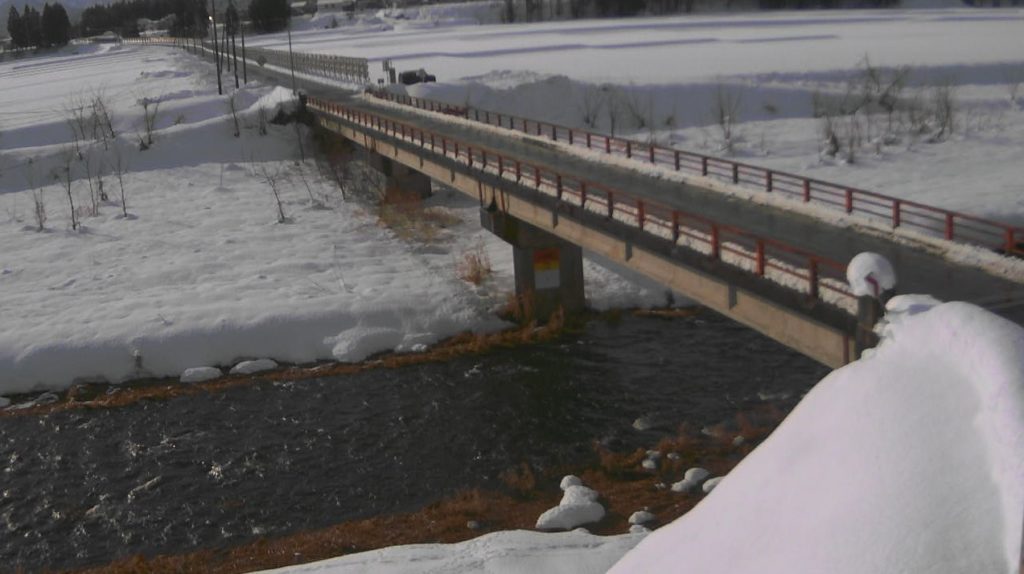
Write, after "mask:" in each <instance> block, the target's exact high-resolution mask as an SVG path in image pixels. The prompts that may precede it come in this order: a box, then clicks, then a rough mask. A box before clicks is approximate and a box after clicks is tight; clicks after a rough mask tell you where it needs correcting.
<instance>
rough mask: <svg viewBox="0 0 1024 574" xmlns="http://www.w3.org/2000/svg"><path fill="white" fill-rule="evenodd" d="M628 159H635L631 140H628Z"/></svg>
mask: <svg viewBox="0 0 1024 574" xmlns="http://www.w3.org/2000/svg"><path fill="white" fill-rule="evenodd" d="M626 157H627V158H632V157H633V142H631V141H629V140H626Z"/></svg>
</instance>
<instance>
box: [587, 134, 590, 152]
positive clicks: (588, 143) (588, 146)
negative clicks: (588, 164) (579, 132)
mask: <svg viewBox="0 0 1024 574" xmlns="http://www.w3.org/2000/svg"><path fill="white" fill-rule="evenodd" d="M587 149H590V132H587Z"/></svg>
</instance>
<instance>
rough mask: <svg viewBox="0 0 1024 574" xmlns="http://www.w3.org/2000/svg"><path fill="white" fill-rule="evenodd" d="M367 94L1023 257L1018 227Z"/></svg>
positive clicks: (519, 121)
mask: <svg viewBox="0 0 1024 574" xmlns="http://www.w3.org/2000/svg"><path fill="white" fill-rule="evenodd" d="M370 93H371V94H372V95H373V96H375V97H378V98H380V99H384V100H387V101H390V102H394V103H398V104H403V105H407V106H412V107H415V108H419V109H422V110H427V111H433V112H440V113H446V114H451V115H460V116H462V117H465V118H466V119H470V120H474V121H478V122H481V123H485V124H488V125H492V126H497V127H501V128H506V129H510V130H514V131H518V132H522V133H525V134H528V135H533V136H540V137H547V138H550V139H551V140H553V141H561V142H565V143H568V144H569V145H575V146H580V147H586V148H587V149H592V150H598V151H601V152H604V153H606V154H610V155H618V156H624V157H626V158H630V159H635V160H637V161H642V162H645V163H649V164H651V165H657V166H666V167H669V168H670V169H673V170H675V171H679V172H688V173H692V174H695V175H701V176H703V177H711V178H714V179H718V180H720V181H725V182H728V183H732V184H734V185H739V186H744V187H750V188H757V189H760V190H763V191H765V192H769V193H776V194H779V195H782V196H785V197H788V198H791V199H795V200H797V201H802V202H804V203H813V204H817V205H821V206H824V207H827V208H829V209H833V210H836V211H842V212H845V213H847V214H856V215H862V216H865V217H868V218H870V219H873V220H876V221H880V222H883V223H885V224H887V225H889V226H890V227H891V228H893V229H896V228H902V229H912V230H915V231H918V232H921V233H924V234H926V235H931V236H934V237H939V238H942V239H946V240H949V241H959V242H962V243H969V244H973V245H979V246H982V247H985V248H988V249H994V250H998V251H1001V252H1003V253H1015V254H1019V255H1024V228H1022V227H1014V226H1012V225H1008V224H1005V223H1001V222H998V221H992V220H990V219H985V218H982V217H977V216H974V215H970V214H967V213H962V212H957V211H950V210H946V209H941V208H938V207H933V206H930V205H925V204H923V203H919V202H916V201H909V200H905V199H900V198H897V197H892V196H888V195H884V194H881V193H876V192H873V191H867V190H863V189H857V188H853V187H850V186H844V185H840V184H836V183H830V182H827V181H822V180H818V179H812V178H808V177H803V176H800V175H795V174H792V173H787V172H783V171H776V170H771V169H767V168H763V167H759V166H755V165H750V164H745V163H740V162H736V161H732V160H729V159H724V158H720V157H714V156H709V155H704V154H699V153H694V152H689V151H685V150H680V149H675V148H667V147H663V146H658V145H654V144H648V143H644V142H637V141H633V140H628V139H624V138H617V137H614V136H608V135H603V134H597V133H594V132H589V131H586V130H579V129H573V128H568V127H565V126H559V125H556V124H551V123H548V122H542V121H537V120H531V119H527V118H521V117H517V116H512V115H509V114H500V113H497V112H490V111H487V110H481V109H476V108H467V107H459V106H453V105H450V104H445V103H442V102H438V101H434V100H428V99H424V98H414V97H411V96H406V95H401V94H392V93H390V92H388V91H386V90H371V91H370Z"/></svg>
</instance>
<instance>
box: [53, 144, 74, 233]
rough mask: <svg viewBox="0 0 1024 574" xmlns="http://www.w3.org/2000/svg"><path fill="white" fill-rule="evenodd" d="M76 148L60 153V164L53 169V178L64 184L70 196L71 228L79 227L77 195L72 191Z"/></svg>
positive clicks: (69, 148)
mask: <svg viewBox="0 0 1024 574" xmlns="http://www.w3.org/2000/svg"><path fill="white" fill-rule="evenodd" d="M75 155H76V152H75V149H74V148H73V147H68V148H66V149H64V151H63V152H62V153H61V154H60V160H61V162H60V165H59V166H57V168H56V169H54V171H53V178H54V179H55V180H56V181H58V182H60V183H61V184H63V185H64V190H65V191H66V192H67V196H68V206H69V208H70V209H69V211H70V213H71V229H74V230H77V229H78V214H77V213H75V195H74V194H73V193H72V192H71V182H72V180H73V179H74V175H73V173H72V168H73V167H74V164H75Z"/></svg>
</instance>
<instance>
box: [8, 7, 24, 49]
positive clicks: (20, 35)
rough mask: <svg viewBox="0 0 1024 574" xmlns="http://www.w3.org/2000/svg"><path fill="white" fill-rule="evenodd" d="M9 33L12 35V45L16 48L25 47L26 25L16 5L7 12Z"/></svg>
mask: <svg viewBox="0 0 1024 574" xmlns="http://www.w3.org/2000/svg"><path fill="white" fill-rule="evenodd" d="M7 33H8V34H9V35H10V36H11V45H13V46H14V47H15V48H23V47H25V26H24V25H23V24H22V22H21V14H18V9H17V8H15V7H14V6H11V9H10V11H9V12H8V13H7Z"/></svg>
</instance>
